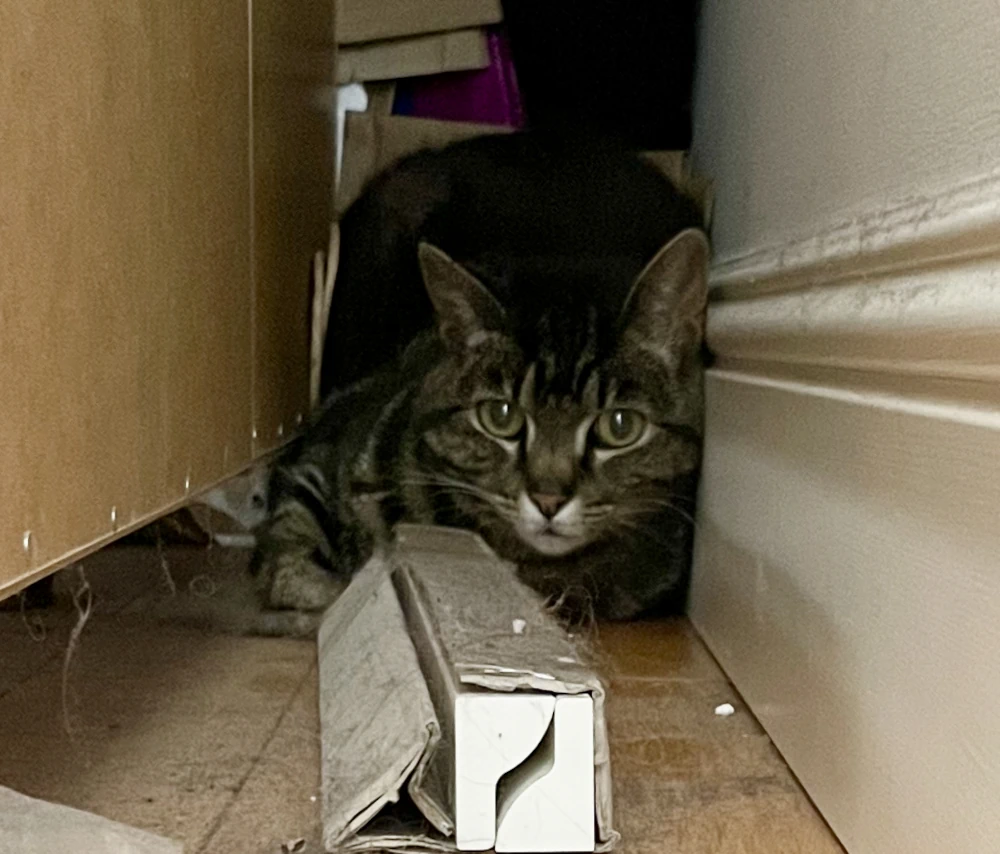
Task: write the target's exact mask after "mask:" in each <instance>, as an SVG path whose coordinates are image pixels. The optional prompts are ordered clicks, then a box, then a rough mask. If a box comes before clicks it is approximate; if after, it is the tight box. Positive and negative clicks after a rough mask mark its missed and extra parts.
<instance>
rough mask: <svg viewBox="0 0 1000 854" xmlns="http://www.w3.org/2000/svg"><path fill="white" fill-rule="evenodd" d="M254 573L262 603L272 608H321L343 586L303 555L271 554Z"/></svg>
mask: <svg viewBox="0 0 1000 854" xmlns="http://www.w3.org/2000/svg"><path fill="white" fill-rule="evenodd" d="M270 562H271V566H266V567H262V568H261V570H262V571H260V573H259V574H258V584H259V586H258V590H259V593H260V596H261V601H262V604H263V605H264V606H265V607H267V608H273V609H294V610H297V611H322V610H324V609H325V608H327V607H328V606H330V605H332V604H333V603H334V602H335V601H336V600H337V599H338V598H339V596H340V594H341V593H343V592H344V588H346V587H347V579H344V578H340V577H338V576H336V575H334V574H333V573H331V572H330V571H328V570H326V569H323V567H321V566H319V565H318V564H316V562H315V561H313V560H312V559H310V558H309V557H307V556H305V555H300V554H284V555H275V556H273V557H272V558H271V560H270Z"/></svg>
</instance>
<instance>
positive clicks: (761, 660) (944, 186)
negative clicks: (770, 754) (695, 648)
mask: <svg viewBox="0 0 1000 854" xmlns="http://www.w3.org/2000/svg"><path fill="white" fill-rule="evenodd" d="M701 29H702V46H701V54H700V60H699V63H700V67H699V72H698V84H697V91H696V96H697V101H696V109H695V118H696V120H695V160H696V165H697V167H698V168H699V169H700V170H701V171H703V172H705V173H706V174H707V175H708V176H709V177H711V178H713V179H714V181H715V186H716V205H715V214H714V215H715V221H714V243H715V250H716V256H715V260H714V263H713V270H712V281H713V285H714V292H713V302H712V304H711V305H710V308H709V318H708V339H709V344H710V345H711V347H712V349H713V350H714V352H715V354H716V356H717V357H718V360H717V362H716V365H715V367H714V368H713V369H712V370H711V371H709V377H708V382H707V400H708V410H707V433H706V447H705V465H704V476H703V480H702V487H701V491H700V497H699V501H700V503H699V509H698V520H697V521H698V525H697V529H696V553H695V566H694V574H693V582H692V594H691V609H690V613H691V619H692V621H693V622H694V624H695V625H696V626H697V628H698V629H699V631H700V632H701V633H702V635H703V636H704V637H705V639H706V641H707V642H708V644H709V646H710V647H711V649H712V651H713V652H714V653H715V655H716V656H717V657H718V659H719V660H720V661H721V662H722V664H723V666H724V667H725V669H726V672H727V673H728V674H729V676H730V677H731V678H732V679H733V681H734V682H735V684H736V685H737V687H738V688H739V689H740V691H741V692H742V694H743V696H744V697H745V698H746V699H747V702H748V703H749V704H750V706H751V707H752V708H753V710H754V711H755V712H756V713H757V715H758V717H759V718H760V720H761V721H762V723H763V724H764V726H765V727H766V729H767V731H768V733H769V734H770V735H771V737H772V738H773V739H774V742H775V744H776V745H777V746H778V748H779V749H780V750H781V751H782V753H783V755H784V756H785V758H786V759H787V760H788V762H789V764H790V765H791V767H792V768H793V770H794V771H795V772H796V774H797V775H798V777H799V779H800V780H801V781H802V783H803V785H804V786H805V788H806V789H807V791H808V792H809V794H810V796H811V797H812V798H813V800H814V801H815V802H816V804H817V806H818V807H819V809H820V810H821V811H822V812H823V815H824V816H825V818H826V819H827V821H828V822H829V823H830V826H831V827H832V828H833V830H834V832H835V833H836V834H837V835H838V836H839V838H840V839H841V841H842V842H843V844H844V847H845V848H846V849H847V851H849V852H850V854H895V852H906V854H943V852H949V854H950V852H955V854H958V852H973V851H994V850H997V848H998V843H997V840H1000V808H998V799H997V792H1000V717H998V716H997V714H996V709H997V708H998V707H1000V680H998V679H997V678H996V676H995V671H996V665H995V662H997V661H998V660H1000V630H998V628H997V627H998V626H1000V524H998V518H1000V517H998V508H1000V7H998V6H996V4H995V3H987V2H984V0H961V2H948V3H946V2H931V0H908V2H902V0H881V2H875V0H868V2H861V0H839V2H834V3H816V2H813V3H795V2H791V0H785V2H781V3H779V2H778V1H777V0H755V2H738V0H705V9H704V18H703V21H702V28H701Z"/></svg>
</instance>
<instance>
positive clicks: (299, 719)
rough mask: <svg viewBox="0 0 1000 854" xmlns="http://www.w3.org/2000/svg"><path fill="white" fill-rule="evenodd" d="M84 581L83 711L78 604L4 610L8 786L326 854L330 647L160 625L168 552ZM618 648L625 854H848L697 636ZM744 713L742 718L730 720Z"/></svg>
mask: <svg viewBox="0 0 1000 854" xmlns="http://www.w3.org/2000/svg"><path fill="white" fill-rule="evenodd" d="M243 560H244V557H243V555H241V554H240V553H239V552H232V551H229V552H227V551H225V550H222V549H218V548H216V549H212V550H210V551H207V552H206V551H203V550H200V549H173V550H171V551H170V552H169V553H168V554H167V564H168V568H169V570H170V574H171V579H170V582H172V585H173V586H174V587H176V589H177V591H178V592H177V594H176V595H178V596H192V597H199V596H206V595H209V594H213V591H214V592H215V594H218V592H219V591H223V590H224V589H225V588H226V585H227V584H230V583H232V582H233V581H234V579H237V578H239V577H240V573H241V572H242V571H243ZM84 567H85V573H86V578H87V580H88V582H89V584H90V586H91V588H92V593H93V596H94V600H93V601H94V606H93V610H92V613H91V615H90V618H89V620H88V621H87V623H86V625H85V626H84V628H83V631H82V633H81V636H80V640H79V643H78V644H77V646H76V647H75V651H74V655H73V659H72V661H71V664H70V668H69V678H68V681H67V683H66V688H67V690H66V692H65V696H64V691H63V680H62V674H63V664H64V654H65V650H66V646H67V643H68V640H69V636H70V633H71V631H72V628H73V626H74V625H75V624H76V623H77V620H78V614H77V612H76V610H75V609H74V608H73V606H72V603H71V601H67V600H66V599H65V598H64V600H63V602H62V603H61V605H60V606H59V607H57V608H56V609H55V610H54V611H50V612H46V613H44V614H43V615H41V616H40V617H39V618H38V619H40V620H41V622H40V623H37V622H36V620H35V618H34V617H33V616H32V615H30V614H29V615H21V614H18V613H0V733H2V735H0V785H5V786H9V787H11V788H13V789H17V790H19V791H21V792H24V793H25V794H29V795H32V796H34V797H38V798H44V799H46V800H52V801H56V802H59V803H64V804H68V805H70V806H74V807H79V808H82V809H86V810H90V811H93V812H96V813H98V814H100V815H104V816H107V817H108V818H111V819H115V820H117V821H121V822H124V823H127V824H131V825H135V826H137V827H141V828H144V829H147V830H150V831H154V832H157V833H160V834H163V835H165V836H170V837H173V838H176V839H178V840H180V841H182V842H184V844H185V850H186V851H187V852H189V854H280V852H281V851H282V844H283V843H289V842H291V841H292V840H296V839H299V838H304V839H305V840H306V845H305V848H304V849H301V850H302V851H304V852H311V854H318V852H320V851H321V847H320V845H319V819H320V817H319V801H318V795H319V720H318V711H317V680H316V667H315V646H314V644H313V643H312V642H310V641H303V640H291V639H281V638H247V637H235V636H232V635H227V634H223V633H219V632H212V631H206V630H203V629H197V628H188V627H185V626H183V625H178V624H170V623H169V622H167V623H164V621H163V618H162V617H159V618H157V617H154V616H153V614H154V612H155V611H156V607H157V605H159V604H162V602H163V600H165V599H167V598H169V597H171V596H172V595H174V594H172V593H171V584H170V583H169V582H168V580H167V579H166V576H165V575H164V569H163V566H162V565H161V561H160V559H159V557H158V555H157V552H156V549H153V548H131V547H130V548H124V547H112V548H109V549H106V550H105V551H103V552H101V553H99V554H98V555H95V556H93V557H91V558H89V559H88V560H87V561H85V563H84ZM76 578H77V577H76V576H75V575H74V574H72V572H70V573H68V574H67V575H66V576H65V579H64V581H65V582H66V583H68V584H69V585H70V586H72V583H75V581H76ZM26 618H27V619H26ZM43 627H44V630H43ZM29 629H30V630H29ZM598 644H599V646H598V648H599V651H600V655H601V661H602V664H601V671H602V673H603V674H604V675H605V676H606V677H607V678H608V680H609V683H610V685H609V707H608V714H609V724H608V725H609V730H610V737H611V747H612V770H613V776H614V781H615V811H616V816H615V825H616V827H617V828H618V829H619V830H620V831H621V832H622V835H623V843H622V847H621V851H623V852H626V854H662V852H672V854H775V852H781V854H799V852H801V854H843V852H842V849H841V848H840V846H839V845H838V844H837V842H836V841H835V840H834V838H833V837H832V835H831V834H830V832H829V830H828V829H827V828H826V826H825V824H824V823H823V821H822V819H821V818H820V817H819V815H818V814H817V813H816V811H815V809H814V808H813V807H812V805H811V803H810V802H809V800H808V798H806V796H805V795H804V794H803V793H802V791H801V789H800V788H799V786H798V784H797V783H796V781H795V778H794V777H793V775H792V774H791V772H790V771H789V770H788V768H787V767H786V766H785V764H784V763H783V761H782V760H781V757H780V756H779V755H778V753H777V751H776V750H775V748H774V746H773V745H772V744H771V742H770V740H769V739H768V737H767V735H766V734H765V733H764V732H763V730H762V729H761V727H760V725H759V724H758V723H757V722H756V720H754V718H753V717H752V715H750V714H749V712H748V711H747V710H746V708H745V706H744V705H743V703H742V701H741V700H740V698H739V696H738V695H737V694H736V692H735V691H734V689H733V688H732V686H731V685H730V684H729V682H728V681H727V680H726V678H725V676H724V675H723V674H722V672H721V671H720V670H719V668H718V666H717V665H716V663H715V661H714V660H713V659H712V657H711V656H710V655H709V653H708V652H707V651H706V650H705V648H704V646H703V645H702V644H701V642H700V641H699V639H698V638H697V637H696V635H695V634H694V632H693V631H692V629H691V628H690V626H689V625H688V624H687V623H686V622H685V621H683V620H675V621H666V622H657V623H641V624H632V625H616V626H602V627H601V628H600V630H599V637H598ZM64 700H65V702H64ZM727 702H728V703H732V704H733V705H734V706H735V708H736V713H735V714H733V715H731V716H729V717H723V716H719V715H716V714H715V713H714V709H715V707H716V706H718V705H720V704H722V703H727ZM67 727H68V732H67Z"/></svg>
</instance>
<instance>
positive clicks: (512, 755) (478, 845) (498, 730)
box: [455, 691, 595, 854]
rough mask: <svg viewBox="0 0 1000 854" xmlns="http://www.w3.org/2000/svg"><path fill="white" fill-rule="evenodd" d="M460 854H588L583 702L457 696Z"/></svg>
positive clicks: (589, 765) (590, 745)
mask: <svg viewBox="0 0 1000 854" xmlns="http://www.w3.org/2000/svg"><path fill="white" fill-rule="evenodd" d="M455 841H456V844H457V846H458V848H459V850H460V851H487V850H489V849H491V848H494V847H495V848H496V850H497V851H498V852H510V854H515V852H518V854H520V852H538V854H541V852H577V851H593V850H594V845H595V833H594V703H593V699H592V698H591V697H590V695H579V696H555V695H552V694H541V693H516V694H501V693H497V692H490V691H463V692H461V693H459V694H458V695H457V696H456V698H455Z"/></svg>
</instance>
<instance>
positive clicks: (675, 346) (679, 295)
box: [622, 228, 709, 361]
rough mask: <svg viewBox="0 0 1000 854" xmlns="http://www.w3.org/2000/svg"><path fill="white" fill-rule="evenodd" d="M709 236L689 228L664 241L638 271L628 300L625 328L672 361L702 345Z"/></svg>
mask: <svg viewBox="0 0 1000 854" xmlns="http://www.w3.org/2000/svg"><path fill="white" fill-rule="evenodd" d="M708 259H709V247H708V238H707V237H706V236H705V233H704V232H703V231H701V229H697V228H689V229H686V230H684V231H682V232H681V233H680V234H678V235H677V236H676V237H674V238H673V239H672V240H671V241H670V242H669V243H668V244H667V245H666V246H664V247H663V248H662V249H661V250H660V251H659V252H657V253H656V255H655V256H654V257H653V260H652V261H650V262H649V264H647V265H646V268H645V269H644V270H643V271H642V272H641V273H640V274H639V277H638V278H637V279H636V281H635V284H634V285H633V286H632V291H631V293H629V296H628V299H627V300H626V302H625V309H624V312H623V315H622V324H623V333H624V335H626V336H627V337H629V338H632V340H634V341H635V342H636V343H638V344H639V346H641V347H643V348H644V349H646V350H653V351H654V352H659V353H661V354H662V355H663V357H664V358H665V359H667V360H668V361H673V358H674V357H675V356H674V354H676V353H677V352H678V351H679V350H683V349H686V348H688V347H691V346H696V345H698V344H700V342H701V340H702V336H703V335H704V332H705V304H706V301H707V298H708Z"/></svg>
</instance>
